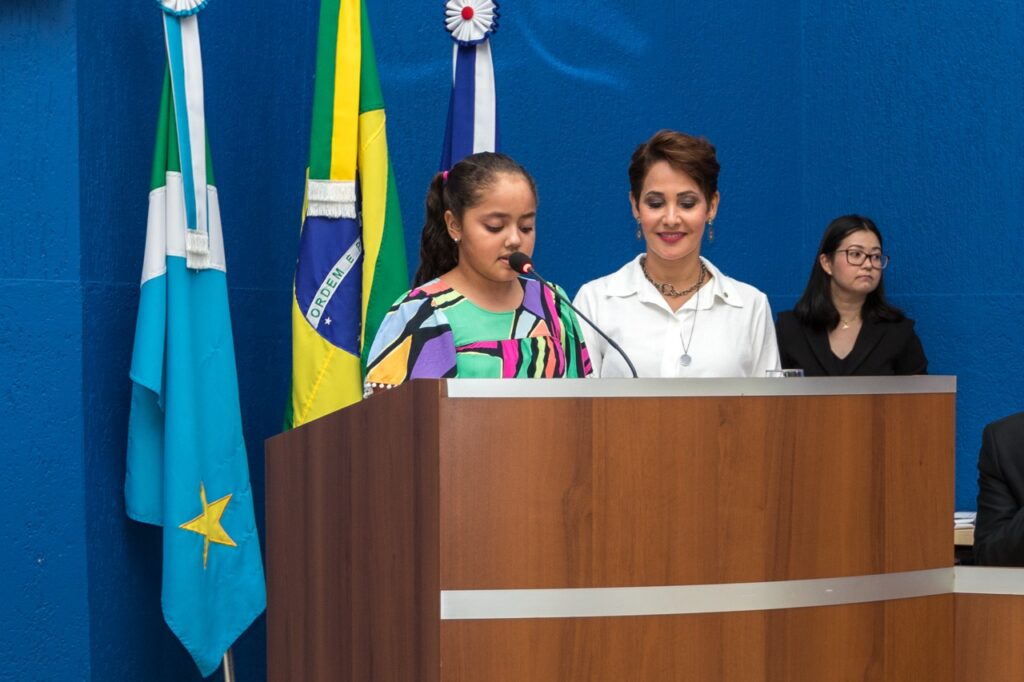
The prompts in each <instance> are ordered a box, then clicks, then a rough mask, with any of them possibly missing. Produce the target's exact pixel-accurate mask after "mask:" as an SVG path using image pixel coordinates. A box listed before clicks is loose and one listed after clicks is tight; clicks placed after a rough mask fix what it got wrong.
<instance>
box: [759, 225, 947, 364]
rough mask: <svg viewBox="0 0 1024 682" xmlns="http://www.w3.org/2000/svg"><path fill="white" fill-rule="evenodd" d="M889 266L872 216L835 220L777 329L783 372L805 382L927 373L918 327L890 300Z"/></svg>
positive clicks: (780, 315) (780, 319) (780, 316)
mask: <svg viewBox="0 0 1024 682" xmlns="http://www.w3.org/2000/svg"><path fill="white" fill-rule="evenodd" d="M888 264H889V256H888V255H886V254H885V253H883V252H882V233H881V232H879V231H878V227H877V226H876V225H875V223H874V222H873V221H872V220H871V219H870V218H865V217H864V216H859V215H845V216H841V217H839V218H836V219H835V220H833V221H832V222H831V223H830V224H829V226H828V229H826V230H825V235H824V236H823V237H822V238H821V245H820V246H819V247H818V254H817V256H815V259H814V265H813V266H812V267H811V277H810V279H809V280H808V282H807V288H806V289H805V290H804V293H803V296H801V297H800V300H799V301H797V303H796V306H794V308H793V310H787V311H785V312H783V313H779V318H778V321H777V322H776V324H775V330H776V337H777V339H778V344H779V355H780V357H781V360H782V367H783V368H785V369H802V370H803V371H804V375H805V376H849V375H862V376H865V375H868V376H870V375H882V374H927V373H928V360H927V358H925V355H924V348H923V347H922V346H921V340H920V339H919V338H918V337H917V333H916V332H915V331H914V321H913V320H911V319H910V318H908V317H907V316H906V315H904V314H903V311H902V310H900V309H899V308H896V307H894V306H892V305H890V304H889V302H888V301H886V300H885V290H884V288H883V286H882V271H883V270H885V268H886V266H887V265H888Z"/></svg>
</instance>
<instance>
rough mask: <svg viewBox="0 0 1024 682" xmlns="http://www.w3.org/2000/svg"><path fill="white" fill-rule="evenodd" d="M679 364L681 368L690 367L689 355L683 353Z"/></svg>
mask: <svg viewBox="0 0 1024 682" xmlns="http://www.w3.org/2000/svg"><path fill="white" fill-rule="evenodd" d="M679 364H680V365H682V366H683V367H689V366H690V354H689V353H683V357H681V358H679Z"/></svg>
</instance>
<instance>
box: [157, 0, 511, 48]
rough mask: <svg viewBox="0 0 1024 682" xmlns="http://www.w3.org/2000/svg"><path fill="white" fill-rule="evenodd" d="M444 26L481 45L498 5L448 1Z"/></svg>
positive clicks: (483, 0) (494, 23) (461, 40)
mask: <svg viewBox="0 0 1024 682" xmlns="http://www.w3.org/2000/svg"><path fill="white" fill-rule="evenodd" d="M167 1H168V2H169V1H171V0H167ZM179 1H183V0H179ZM444 26H445V28H447V29H448V33H450V34H451V36H452V40H454V41H455V42H456V43H458V44H459V45H464V46H470V45H479V44H480V43H482V42H484V41H485V40H487V39H488V38H489V37H490V36H491V34H492V33H494V32H495V31H497V30H498V3H496V2H494V0H447V1H446V2H445V3H444Z"/></svg>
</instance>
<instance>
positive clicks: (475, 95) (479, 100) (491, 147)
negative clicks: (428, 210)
mask: <svg viewBox="0 0 1024 682" xmlns="http://www.w3.org/2000/svg"><path fill="white" fill-rule="evenodd" d="M445 27H446V28H447V29H448V31H449V33H450V34H451V36H452V40H454V41H455V45H454V46H453V48H452V92H451V97H450V98H449V100H448V122H447V126H446V128H445V134H444V148H443V150H442V152H441V170H449V169H450V168H451V167H452V166H453V165H455V164H456V163H458V162H459V161H460V160H462V159H463V158H465V157H467V156H469V155H470V154H475V153H477V152H494V151H498V149H499V147H500V142H499V137H498V105H497V95H496V92H495V87H494V62H493V61H492V59H491V42H490V37H491V34H493V33H494V32H495V31H496V30H497V28H498V4H497V3H496V2H493V1H492V0H448V2H447V3H445Z"/></svg>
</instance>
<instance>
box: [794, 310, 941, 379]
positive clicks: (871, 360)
mask: <svg viewBox="0 0 1024 682" xmlns="http://www.w3.org/2000/svg"><path fill="white" fill-rule="evenodd" d="M775 335H776V337H777V339H778V342H779V356H780V359H781V360H782V368H783V369H802V370H803V371H804V375H805V376H809V377H816V376H851V375H858V376H878V375H885V374H927V373H928V359H927V358H926V357H925V356H924V348H922V347H921V339H919V338H917V333H916V332H915V331H914V321H913V320H911V319H909V318H904V319H902V320H900V321H899V322H882V321H873V320H864V322H863V323H862V325H861V328H860V333H859V334H857V341H856V342H855V343H854V344H853V350H851V351H850V354H849V355H847V356H846V357H845V358H843V359H842V360H840V359H839V358H837V357H836V356H835V354H834V353H833V352H832V348H831V347H829V345H828V332H826V331H825V330H819V331H815V330H813V329H811V328H810V327H808V326H806V325H804V324H802V323H801V322H800V321H799V320H797V319H796V316H795V315H794V314H793V311H792V310H787V311H785V312H783V313H779V320H778V322H776V323H775Z"/></svg>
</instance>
